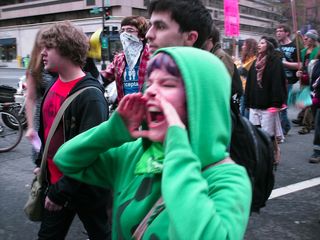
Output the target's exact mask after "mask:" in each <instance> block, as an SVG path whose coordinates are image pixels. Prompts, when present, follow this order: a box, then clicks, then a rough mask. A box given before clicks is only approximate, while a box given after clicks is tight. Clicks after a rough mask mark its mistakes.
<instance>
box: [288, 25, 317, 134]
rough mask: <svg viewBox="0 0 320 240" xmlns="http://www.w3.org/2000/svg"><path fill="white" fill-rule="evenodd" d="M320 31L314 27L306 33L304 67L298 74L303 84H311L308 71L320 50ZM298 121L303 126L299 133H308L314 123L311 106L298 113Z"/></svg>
mask: <svg viewBox="0 0 320 240" xmlns="http://www.w3.org/2000/svg"><path fill="white" fill-rule="evenodd" d="M318 38H319V35H318V32H317V31H316V30H314V29H311V30H309V31H308V32H307V33H306V34H305V35H304V39H305V43H306V47H305V48H304V49H302V50H301V61H302V69H301V70H299V71H297V73H296V75H297V77H298V78H299V79H300V83H301V85H302V86H310V75H311V74H310V72H308V67H309V63H310V61H311V60H313V59H315V58H316V56H317V54H318V51H319V46H318ZM299 116H300V118H299ZM295 120H297V121H293V122H294V123H297V124H301V125H303V127H302V128H301V129H300V130H299V132H298V133H299V134H308V133H310V131H311V129H312V128H313V125H314V123H313V122H314V115H313V113H312V109H311V107H310V106H308V107H305V108H304V110H303V111H302V113H300V114H299V115H298V119H295Z"/></svg>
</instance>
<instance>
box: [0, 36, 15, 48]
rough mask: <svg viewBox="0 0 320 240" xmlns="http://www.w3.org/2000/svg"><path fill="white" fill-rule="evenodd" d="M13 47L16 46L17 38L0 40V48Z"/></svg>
mask: <svg viewBox="0 0 320 240" xmlns="http://www.w3.org/2000/svg"><path fill="white" fill-rule="evenodd" d="M12 45H16V39H15V38H4V39H0V46H1V47H4V46H12Z"/></svg>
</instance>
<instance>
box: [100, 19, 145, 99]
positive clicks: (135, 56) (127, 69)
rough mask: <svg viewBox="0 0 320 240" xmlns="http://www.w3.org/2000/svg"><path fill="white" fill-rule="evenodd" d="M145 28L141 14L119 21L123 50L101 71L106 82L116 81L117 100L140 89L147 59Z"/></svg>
mask: <svg viewBox="0 0 320 240" xmlns="http://www.w3.org/2000/svg"><path fill="white" fill-rule="evenodd" d="M147 30H148V22H147V20H146V19H145V18H144V17H141V16H129V17H126V18H124V19H123V20H122V22H121V29H120V40H121V43H122V46H123V51H122V52H121V53H119V54H117V55H116V56H115V57H114V60H113V61H112V62H111V63H110V64H109V65H108V67H107V69H106V70H103V71H101V74H102V76H103V77H104V78H105V81H106V82H112V81H116V86H117V93H118V97H117V102H119V101H120V100H121V99H122V98H123V97H124V96H125V95H127V94H130V93H137V92H140V91H141V89H142V86H143V79H144V76H145V71H146V66H147V62H148V60H149V47H148V44H146V39H145V34H146V32H147Z"/></svg>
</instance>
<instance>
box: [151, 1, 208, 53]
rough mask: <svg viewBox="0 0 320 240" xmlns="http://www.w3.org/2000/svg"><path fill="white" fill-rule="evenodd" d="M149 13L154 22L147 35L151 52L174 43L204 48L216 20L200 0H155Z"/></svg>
mask: <svg viewBox="0 0 320 240" xmlns="http://www.w3.org/2000/svg"><path fill="white" fill-rule="evenodd" d="M149 14H150V16H151V17H150V25H151V26H150V28H149V30H148V32H147V34H146V38H147V39H148V42H149V49H150V52H151V53H153V52H155V51H156V50H157V49H158V48H162V47H171V46H193V47H197V48H201V47H202V46H203V44H204V43H205V41H206V40H207V38H208V36H209V34H210V30H211V26H212V24H213V21H212V18H211V15H210V13H209V11H208V10H207V9H206V8H205V6H204V5H203V3H202V2H201V1H200V0H153V1H151V3H150V6H149Z"/></svg>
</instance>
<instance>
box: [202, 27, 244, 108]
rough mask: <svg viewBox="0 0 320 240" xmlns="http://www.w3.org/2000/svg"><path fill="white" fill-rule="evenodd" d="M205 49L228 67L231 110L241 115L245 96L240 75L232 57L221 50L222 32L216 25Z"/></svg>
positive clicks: (212, 28)
mask: <svg viewBox="0 0 320 240" xmlns="http://www.w3.org/2000/svg"><path fill="white" fill-rule="evenodd" d="M204 49H205V50H207V51H209V52H211V53H213V54H214V55H216V56H217V57H218V58H219V59H220V60H221V61H222V62H223V63H224V65H225V66H226V68H227V70H228V72H229V74H230V77H231V101H230V102H231V109H232V110H233V112H235V113H240V98H241V97H242V95H243V89H242V83H241V79H240V74H239V72H238V69H237V66H236V65H235V63H234V61H233V59H232V57H231V56H230V55H229V54H228V53H226V52H225V51H224V50H223V49H222V48H221V44H220V32H219V30H218V28H217V27H216V26H215V25H214V24H213V25H212V27H211V33H210V35H209V37H208V39H207V41H206V43H205V47H204Z"/></svg>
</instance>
